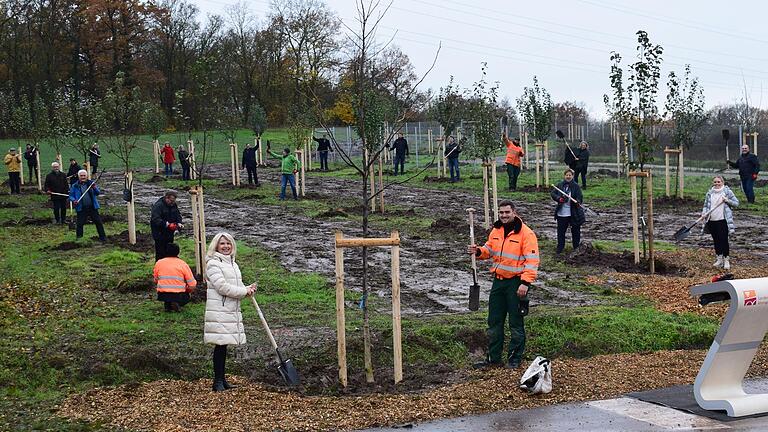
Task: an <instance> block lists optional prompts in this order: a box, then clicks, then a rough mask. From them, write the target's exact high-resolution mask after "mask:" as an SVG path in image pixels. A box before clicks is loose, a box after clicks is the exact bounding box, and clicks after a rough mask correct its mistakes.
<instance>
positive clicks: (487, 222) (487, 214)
mask: <svg viewBox="0 0 768 432" xmlns="http://www.w3.org/2000/svg"><path fill="white" fill-rule="evenodd" d="M488 165H490V164H489V163H488V160H487V159H485V160H483V209H484V210H485V220H484V221H483V223H484V224H485V229H490V228H491V220H490V219H491V212H490V209H489V208H488Z"/></svg>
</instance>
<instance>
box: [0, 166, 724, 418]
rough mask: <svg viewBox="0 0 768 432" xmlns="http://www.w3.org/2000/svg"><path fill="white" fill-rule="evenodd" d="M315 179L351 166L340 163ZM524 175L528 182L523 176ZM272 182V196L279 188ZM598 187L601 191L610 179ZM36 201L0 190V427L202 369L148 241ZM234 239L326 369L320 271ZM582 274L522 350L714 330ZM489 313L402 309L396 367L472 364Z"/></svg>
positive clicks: (283, 317)
mask: <svg viewBox="0 0 768 432" xmlns="http://www.w3.org/2000/svg"><path fill="white" fill-rule="evenodd" d="M313 175H314V174H313ZM317 175H320V174H317ZM322 175H341V176H354V175H355V174H353V173H352V172H351V171H350V170H346V171H341V172H335V173H332V174H330V173H329V174H322ZM416 181H417V182H418V181H419V180H416ZM524 181H525V182H526V183H524V184H529V183H528V182H529V181H530V175H526V176H525V177H524ZM612 181H614V182H615V180H612ZM172 182H173V181H169V182H168V183H169V184H168V186H172V184H171V183H172ZM219 184H220V182H219ZM419 184H424V185H425V186H426V187H435V188H438V189H447V188H448V187H460V188H462V189H468V190H472V191H477V190H479V188H480V185H479V183H478V181H477V180H476V179H470V180H468V181H466V182H465V183H461V184H458V185H448V184H436V183H419ZM616 184H617V185H618V184H619V183H618V182H617V183H616ZM209 187H210V188H211V189H215V188H216V182H215V181H210V184H209ZM268 188H272V189H274V190H271V189H270V192H276V187H275V186H268ZM595 190H597V191H601V190H604V191H608V190H610V187H605V188H604V189H602V186H601V187H596V188H595ZM590 191H592V189H590ZM262 192H263V191H260V193H262ZM221 193H223V194H229V195H231V197H230V196H229V195H227V197H230V198H237V197H238V196H241V195H240V194H246V193H249V191H243V190H231V189H230V190H227V189H225V188H222V189H221ZM266 195H268V196H269V197H273V196H274V195H275V194H274V193H267V194H266ZM515 195H516V196H517V195H519V196H521V197H525V196H526V194H523V193H515ZM536 195H538V194H536ZM265 199H266V200H267V201H264V202H263V203H264V204H265V205H272V204H277V202H276V201H275V202H272V201H268V200H270V199H273V198H265ZM45 203H46V197H45V196H42V195H35V194H25V195H22V196H21V197H18V198H16V197H14V198H11V197H8V196H4V197H0V204H2V205H0V207H2V208H0V225H2V226H4V228H3V229H2V230H0V261H2V263H3V267H4V269H5V271H4V272H3V273H2V275H0V283H2V285H3V290H2V291H0V322H2V326H3V329H4V336H5V337H3V338H2V340H1V341H0V364H2V365H3V366H2V369H0V413H2V414H0V429H4V430H14V429H15V430H30V429H39V430H73V431H74V430H98V429H100V426H99V425H83V424H77V423H62V422H61V420H60V419H57V418H55V417H54V416H53V411H54V410H55V406H56V404H57V403H58V402H59V401H60V400H62V398H63V397H65V396H66V395H67V394H69V393H71V392H80V391H83V390H86V389H88V388H92V387H94V386H103V385H118V384H125V383H135V382H141V381H147V380H154V379H158V378H181V379H189V380H191V379H197V378H204V377H209V376H211V362H210V358H209V357H210V348H209V347H207V346H205V345H204V344H203V343H202V318H203V310H204V305H203V304H202V303H192V304H190V305H188V306H186V307H185V308H184V310H183V312H182V313H179V314H166V313H163V312H162V305H161V303H159V302H157V301H156V300H154V299H153V297H154V295H153V289H152V287H151V279H150V275H151V269H152V266H153V250H152V247H151V244H150V245H148V246H147V247H146V248H145V250H141V249H140V250H132V249H129V248H127V247H125V244H124V242H120V241H111V242H108V243H106V244H101V243H99V242H95V241H93V240H91V239H90V237H91V236H94V235H95V230H94V228H93V227H92V226H90V225H89V226H87V227H86V232H85V239H84V240H81V241H76V240H75V238H74V231H72V230H68V229H67V228H66V227H61V226H52V225H46V224H44V223H45V219H46V218H51V215H50V210H49V209H47V208H45ZM285 205H292V206H296V208H297V210H301V211H302V212H303V213H304V214H306V215H308V216H310V217H311V216H313V215H315V214H316V213H317V212H320V211H322V210H325V209H327V208H328V204H327V203H324V202H320V201H316V200H312V199H306V200H302V201H299V202H297V203H286V204H285ZM14 206H16V207H14ZM103 213H104V214H106V215H109V216H112V217H114V219H115V221H113V222H108V223H107V224H106V229H107V233H108V235H112V236H113V235H115V234H117V233H120V232H122V231H124V230H125V229H126V224H125V223H124V222H122V221H123V220H124V218H125V214H124V208H123V207H109V208H107V209H105V210H104V212H103ZM432 221H433V220H432V219H430V218H422V217H407V216H397V217H394V218H388V217H385V216H375V217H372V219H371V223H372V225H374V226H375V227H378V228H389V227H395V226H398V227H402V226H408V227H413V228H414V229H416V230H419V229H421V230H424V231H427V230H428V226H429V224H430V223H431V222H432ZM138 228H139V231H140V232H143V233H148V232H149V228H148V226H146V225H145V224H141V223H140V224H139V226H138ZM180 244H181V247H182V251H183V253H182V258H184V259H185V260H187V261H188V262H190V263H191V262H193V260H192V256H191V253H190V251H191V250H192V247H191V242H190V240H188V239H182V240H181V241H180ZM543 244H544V246H545V247H548V246H551V245H549V244H545V243H543ZM64 245H67V246H68V247H67V248H64V247H63V246H64ZM73 245H74V246H73ZM238 246H239V247H238V262H239V263H240V266H241V268H242V269H243V277H244V280H245V281H246V282H249V281H252V280H254V279H258V281H259V284H260V286H261V287H268V288H264V289H262V291H261V292H259V293H258V294H257V299H258V300H259V303H260V304H261V305H262V306H263V308H264V310H265V313H266V314H267V315H268V316H269V317H270V319H271V321H272V322H271V324H272V326H273V327H275V328H280V327H288V328H303V329H307V330H308V331H309V334H310V335H312V334H317V335H321V334H326V335H329V337H330V340H329V342H328V343H326V344H321V345H320V346H315V347H305V348H302V349H301V350H293V351H292V352H291V355H292V356H293V358H294V361H295V363H296V365H297V367H298V369H299V370H300V371H301V370H305V371H306V370H307V369H308V368H309V366H310V365H323V366H327V367H328V368H330V369H331V370H333V368H334V364H335V345H334V343H333V328H334V291H333V287H332V286H331V284H330V282H329V281H328V280H327V279H326V278H325V277H321V276H319V275H317V274H307V273H292V272H290V271H288V270H286V269H285V268H283V267H282V265H281V264H280V262H279V261H278V260H277V259H276V258H275V257H274V256H272V254H271V253H270V252H268V251H266V250H264V249H262V248H261V247H259V245H254V244H251V245H244V244H242V243H241V244H240V245H238ZM624 246H625V245H623V244H620V243H615V244H614V243H610V242H605V244H600V245H599V247H601V248H606V249H610V250H614V249H622V248H624ZM65 249H66V250H65ZM563 265H564V264H563V263H561V262H559V261H556V260H554V259H553V258H551V257H548V256H545V257H544V258H543V263H542V268H547V269H548V270H549V271H561V270H564V268H563ZM585 275H586V272H585V273H582V274H579V275H576V276H575V277H572V278H571V279H570V280H569V281H563V284H562V285H563V287H564V288H568V289H572V290H578V291H583V292H589V293H591V294H593V295H595V296H596V297H597V298H598V299H599V300H600V305H597V306H588V307H582V308H564V307H537V308H534V309H533V311H532V314H531V316H530V317H529V319H528V320H527V322H526V326H527V328H528V333H529V335H530V338H529V344H528V349H527V353H528V356H535V355H539V354H541V355H545V356H550V357H558V356H575V357H585V356H592V355H596V354H603V353H614V352H642V351H649V350H667V349H681V348H703V347H705V346H707V345H708V344H709V342H710V341H711V338H712V337H713V336H714V334H715V332H716V329H717V323H716V322H715V320H713V319H710V318H705V317H699V316H695V315H691V314H669V313H664V312H660V311H658V310H656V309H654V308H653V307H652V305H651V304H650V303H648V302H647V301H643V300H639V299H638V298H634V297H627V296H626V295H623V294H618V293H616V292H615V291H613V290H612V289H610V288H606V287H600V286H594V285H590V284H588V283H587V282H585V280H584V276H585ZM358 297H359V294H357V293H353V292H350V293H348V298H349V299H356V298H358ZM387 304H388V300H387V299H382V298H378V297H373V298H372V299H371V305H372V306H373V309H374V310H375V309H380V310H386V308H387ZM243 312H244V320H245V322H246V323H247V328H248V331H249V344H255V345H258V346H266V341H265V338H264V337H263V336H262V335H261V333H260V329H259V327H258V325H257V324H256V323H257V317H256V315H255V313H254V311H253V308H251V307H248V305H244V306H243ZM485 319H486V313H485V308H484V307H481V310H480V311H478V312H474V313H465V314H459V315H437V316H426V317H406V318H404V319H403V324H402V326H403V343H404V347H403V352H404V361H405V364H406V370H424V371H430V370H433V369H434V368H437V367H442V368H444V367H445V366H446V365H448V366H449V367H450V368H454V369H456V370H462V369H466V368H468V367H469V365H470V363H471V361H472V356H471V355H470V354H471V353H472V352H474V351H475V350H477V349H478V348H482V347H483V346H484V343H485V342H484V340H485V339H484V337H485V331H484V330H485ZM361 325H362V322H361V314H360V312H359V311H358V310H357V309H347V332H348V345H349V346H350V353H349V355H350V357H349V363H350V370H357V371H361V370H362V350H361V349H359V348H360V347H361V343H362V342H361V339H362V336H361V331H360V328H361ZM372 325H373V332H374V334H375V335H378V337H377V342H376V346H375V349H374V353H375V359H374V363H375V364H376V365H378V366H383V365H384V366H385V365H389V364H391V344H392V342H391V317H390V316H389V315H388V314H385V313H382V314H377V313H374V314H373V318H372ZM252 335H253V337H251V336H252ZM627 335H631V336H632V337H627ZM228 364H229V366H228V371H229V372H230V373H235V374H243V375H246V374H247V373H248V371H250V370H252V369H254V368H264V367H265V366H264V365H263V363H262V360H260V359H256V358H253V357H249V356H247V355H242V356H233V358H232V359H231V360H230V362H228ZM315 391H322V392H326V393H331V394H333V393H335V392H337V391H338V389H337V388H335V387H334V386H333V385H330V386H328V387H327V388H325V389H322V390H315Z"/></svg>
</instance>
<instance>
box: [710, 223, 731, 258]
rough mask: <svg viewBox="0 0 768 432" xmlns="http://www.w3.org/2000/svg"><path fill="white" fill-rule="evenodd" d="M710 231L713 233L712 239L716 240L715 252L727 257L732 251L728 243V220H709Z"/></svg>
mask: <svg viewBox="0 0 768 432" xmlns="http://www.w3.org/2000/svg"><path fill="white" fill-rule="evenodd" d="M707 228H709V233H710V234H712V241H714V242H715V254H717V255H722V256H724V257H727V256H728V254H729V253H730V247H729V244H728V222H727V221H726V220H725V219H723V220H719V221H709V222H707Z"/></svg>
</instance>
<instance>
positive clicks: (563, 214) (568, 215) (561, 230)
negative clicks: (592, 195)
mask: <svg viewBox="0 0 768 432" xmlns="http://www.w3.org/2000/svg"><path fill="white" fill-rule="evenodd" d="M557 188H558V189H560V190H561V191H563V192H565V195H563V193H562V192H559V191H557V190H556V189H552V192H551V196H552V199H553V200H555V202H557V207H556V208H555V220H556V221H557V253H558V254H560V253H562V252H563V249H565V232H566V231H567V230H568V227H569V226H570V227H571V237H572V242H573V248H574V249H576V248H577V247H579V244H580V243H581V224H582V223H584V209H582V208H581V203H582V202H583V200H584V197H583V196H582V194H581V189H580V188H579V184H578V183H577V182H576V181H574V179H573V170H572V169H570V168H569V169H567V170H565V173H564V175H563V181H561V182H560V183H559V184H558V185H557ZM568 197H571V198H573V199H575V200H576V201H578V203H579V204H576V203H574V202H573V201H571V200H570V199H568Z"/></svg>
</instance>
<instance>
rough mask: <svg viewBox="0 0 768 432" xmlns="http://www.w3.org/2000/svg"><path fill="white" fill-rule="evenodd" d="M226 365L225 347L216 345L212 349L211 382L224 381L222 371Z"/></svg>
mask: <svg viewBox="0 0 768 432" xmlns="http://www.w3.org/2000/svg"><path fill="white" fill-rule="evenodd" d="M226 364H227V346H226V345H216V346H215V347H213V380H214V382H215V381H224V371H225V368H226Z"/></svg>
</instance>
